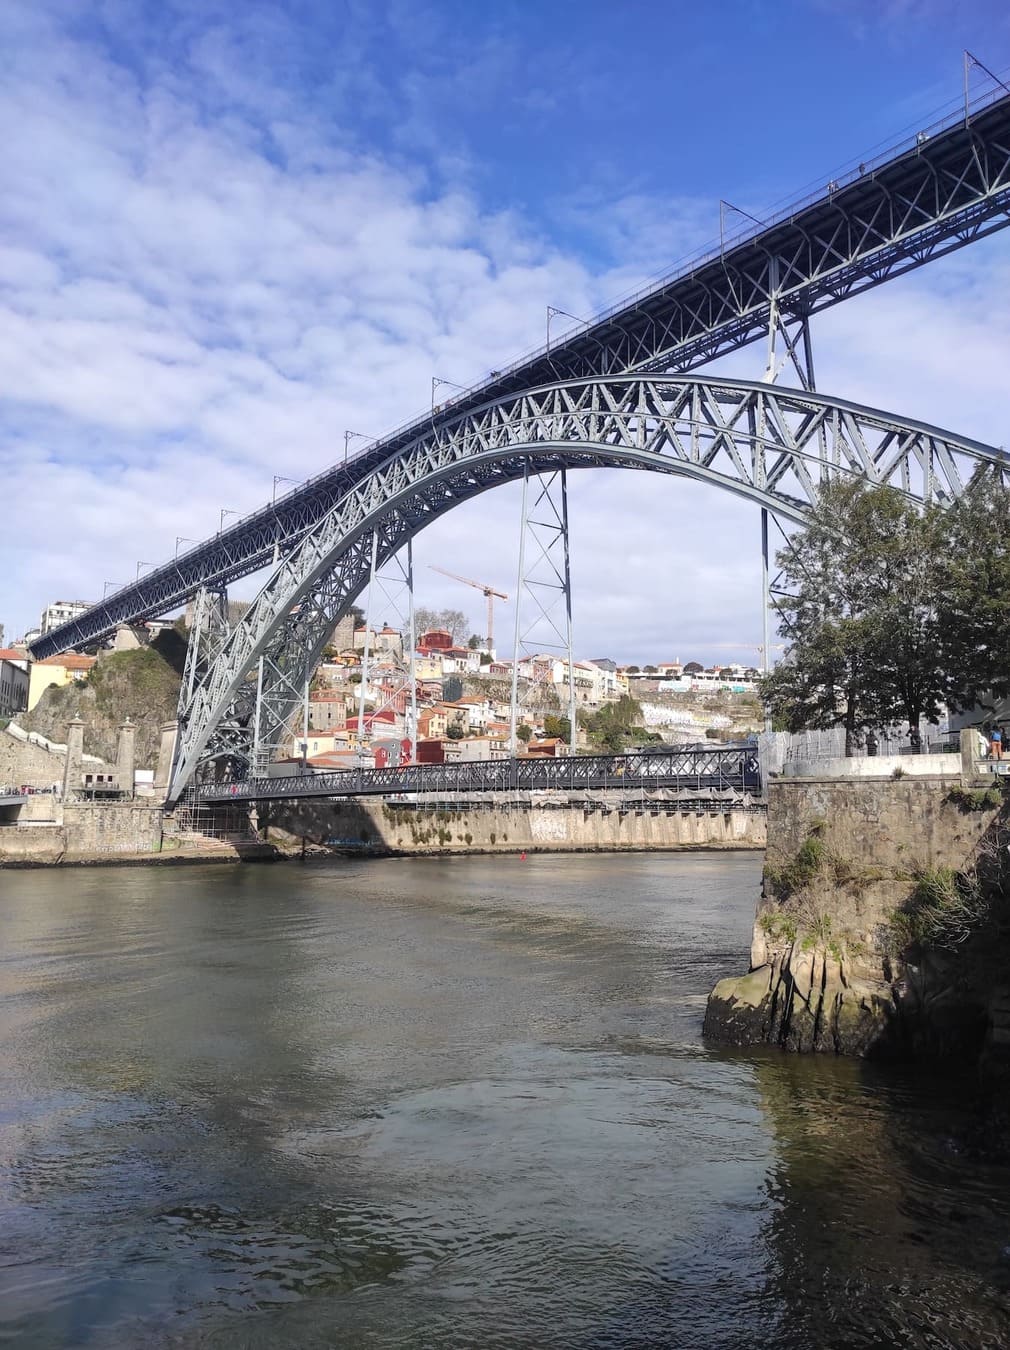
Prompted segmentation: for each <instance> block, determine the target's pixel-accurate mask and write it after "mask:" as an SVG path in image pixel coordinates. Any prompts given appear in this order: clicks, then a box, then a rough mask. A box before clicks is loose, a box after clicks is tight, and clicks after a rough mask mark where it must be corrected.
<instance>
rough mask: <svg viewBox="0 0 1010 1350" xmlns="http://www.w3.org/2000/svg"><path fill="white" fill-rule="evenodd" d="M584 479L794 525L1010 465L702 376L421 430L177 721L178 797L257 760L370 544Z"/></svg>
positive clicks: (478, 414) (659, 380)
mask: <svg viewBox="0 0 1010 1350" xmlns="http://www.w3.org/2000/svg"><path fill="white" fill-rule="evenodd" d="M591 467H625V468H633V469H648V470H651V471H653V472H658V473H667V474H673V475H678V476H683V477H688V478H694V479H697V480H699V481H702V482H708V483H711V484H714V485H716V486H718V487H721V488H724V489H725V490H727V491H729V492H733V493H735V494H737V495H739V496H742V497H744V498H747V499H749V500H751V501H754V502H756V503H757V504H758V505H759V506H765V507H768V508H769V509H770V510H771V511H773V512H775V513H776V514H778V515H780V516H783V517H785V518H786V519H791V520H794V521H797V522H798V523H800V524H802V523H804V521H805V519H806V517H807V513H808V511H809V509H810V507H811V505H812V504H813V502H814V500H815V499H816V495H817V489H818V484H819V483H820V482H821V481H823V480H825V479H826V478H829V477H832V476H835V475H841V476H847V477H859V478H865V479H867V480H868V481H870V482H871V483H875V484H885V483H886V484H891V485H893V486H895V487H896V488H897V489H898V490H900V491H902V492H904V493H906V494H907V495H908V496H910V497H912V498H914V499H916V500H920V501H936V502H939V503H941V504H948V503H950V502H952V501H953V500H955V499H956V498H957V497H958V496H960V495H961V493H962V492H963V491H964V490H965V487H966V485H967V484H968V483H969V482H970V481H972V480H973V479H975V478H977V477H979V476H982V475H985V474H987V473H988V474H996V475H999V476H1000V477H1002V476H1003V475H1004V474H1005V473H1006V471H1007V469H1008V468H1010V456H1007V455H1006V454H1004V452H1003V451H1001V450H996V449H993V448H992V447H991V446H986V445H982V444H981V443H980V442H977V441H972V440H968V439H966V438H963V437H958V436H955V435H952V434H951V433H948V432H945V431H941V430H940V429H939V428H937V427H932V426H929V425H927V424H925V423H921V422H913V421H908V420H904V419H901V418H896V417H893V416H891V415H890V414H888V413H883V412H879V411H876V410H874V409H871V408H864V407H861V406H859V405H858V404H854V403H849V402H846V401H845V400H842V399H835V398H829V397H827V396H825V395H823V394H816V393H813V392H808V391H803V390H790V389H783V388H780V387H778V386H776V385H770V384H764V383H752V382H745V381H740V380H721V381H706V380H704V379H702V378H701V377H697V376H687V377H684V376H681V377H676V378H671V377H655V376H653V377H643V376H638V375H624V376H614V377H611V378H609V379H605V380H587V381H573V382H570V383H566V384H561V385H553V386H550V387H547V388H544V389H538V390H530V391H526V392H524V393H522V394H520V395H517V396H510V397H508V398H505V399H501V400H498V401H497V402H494V403H490V404H487V405H485V406H484V407H482V408H479V409H477V410H476V411H475V412H473V413H465V414H462V415H461V416H459V417H457V418H456V420H455V421H454V422H452V423H449V424H443V425H442V426H441V427H440V428H438V429H435V428H432V427H430V426H429V427H428V428H427V430H426V432H425V433H424V434H422V435H421V436H419V437H418V438H417V439H416V440H415V441H414V442H413V444H412V445H411V446H409V447H408V448H407V449H406V450H405V451H404V452H403V453H402V454H400V455H398V456H397V457H396V458H394V459H391V460H388V461H386V462H385V463H384V464H381V465H379V466H377V467H376V468H375V469H374V470H373V472H372V473H371V474H369V475H368V476H367V477H366V478H365V479H364V480H362V481H361V482H359V483H357V484H356V485H355V486H354V487H353V488H352V489H351V491H350V492H348V493H347V495H346V496H345V497H344V498H343V500H342V501H340V502H339V503H338V504H337V505H336V506H335V507H334V508H333V510H332V511H330V512H329V514H328V515H327V516H326V517H324V519H323V520H322V521H320V522H319V524H318V525H317V527H316V528H315V529H314V530H312V531H311V532H310V533H309V534H307V535H306V536H305V537H304V538H303V539H302V540H301V542H300V543H299V544H298V545H297V546H296V547H295V548H293V549H292V550H291V551H290V552H289V553H288V554H287V555H286V556H283V557H282V558H281V559H280V560H279V562H278V563H277V566H276V567H275V569H274V570H273V572H272V573H271V575H270V577H269V578H268V580H267V582H266V584H265V585H264V587H263V589H262V590H261V591H260V594H259V595H258V596H257V598H256V600H255V602H254V603H253V605H252V606H251V608H250V609H249V611H248V613H247V614H246V615H245V617H244V618H243V619H242V621H241V622H240V623H239V624H237V625H236V627H235V628H234V629H233V630H232V632H231V634H230V635H229V637H228V639H227V641H226V643H225V644H224V646H223V647H222V649H221V652H220V654H219V655H218V657H217V659H216V660H215V662H214V663H213V666H212V667H211V669H210V671H209V672H208V675H207V678H206V679H205V680H204V682H203V683H202V684H201V686H200V687H199V688H198V689H197V690H196V692H195V694H194V697H193V700H192V702H191V704H190V706H189V708H188V709H187V712H186V715H185V717H184V718H183V719H182V725H181V726H180V735H179V745H178V760H177V764H176V770H175V773H174V775H173V779H172V787H171V790H170V795H171V796H172V798H173V799H174V798H176V797H177V796H178V795H179V794H180V793H181V791H182V789H183V788H184V787H185V785H186V784H187V783H188V782H189V781H190V779H191V778H192V776H193V774H194V773H195V771H196V768H197V766H198V764H199V763H200V762H201V761H202V760H204V759H206V758H210V757H215V756H219V755H221V754H223V753H227V754H229V755H234V753H235V752H236V747H239V746H241V745H242V744H243V742H245V743H246V750H245V754H246V759H247V761H248V760H251V757H252V736H251V734H250V733H249V721H250V711H249V710H250V707H254V706H255V687H254V685H255V681H256V679H257V674H258V670H259V660H260V657H264V665H263V668H262V669H263V686H262V689H261V698H260V702H261V705H269V706H270V707H271V708H272V710H273V711H272V714H271V716H272V723H271V725H272V727H273V729H274V731H273V733H269V734H276V732H277V730H278V729H279V728H281V727H283V726H286V725H288V723H289V720H290V717H291V715H292V713H293V710H294V708H295V706H296V701H295V700H294V699H293V696H294V691H295V689H296V687H297V688H301V684H300V683H299V681H303V680H304V675H305V671H306V670H310V671H311V670H312V669H314V668H315V665H316V664H317V663H318V661H319V657H320V654H321V652H322V649H323V647H324V646H325V643H326V641H327V638H328V636H329V633H330V631H331V630H332V628H333V626H334V625H335V624H336V622H337V621H338V619H339V618H340V617H341V616H342V615H343V614H344V613H345V612H346V611H347V609H348V607H349V606H350V605H351V604H352V603H353V601H354V600H355V598H356V597H357V596H358V595H359V594H360V592H361V591H362V589H363V588H364V586H365V583H366V581H367V579H368V576H369V574H370V570H371V556H372V537H373V535H374V537H375V556H376V560H377V565H378V566H380V567H382V566H384V565H385V564H386V563H387V562H388V560H389V559H390V558H391V557H392V556H393V555H394V554H395V553H396V552H397V550H398V549H400V548H402V547H403V546H404V545H405V544H406V543H407V541H408V540H409V539H411V538H413V537H414V535H416V534H417V533H418V532H419V531H420V530H422V529H423V528H424V527H425V526H426V525H428V524H429V523H430V522H431V521H433V520H435V519H437V518H438V517H440V516H441V515H443V514H444V513H445V512H446V511H449V510H451V509H452V508H453V507H455V506H457V505H458V504H459V503H461V502H463V501H467V500H469V499H471V498H473V497H475V496H477V495H479V494H480V493H482V492H485V491H487V490H488V489H489V488H492V487H495V486H497V485H499V484H501V483H505V482H510V481H513V480H515V479H517V478H520V477H522V476H523V474H524V473H526V472H527V469H528V471H529V473H531V474H542V473H551V472H555V471H557V470H560V469H561V468H566V469H573V468H591ZM250 682H252V683H253V688H252V700H251V701H250ZM260 744H261V745H262V744H263V733H262V731H261V734H260Z"/></svg>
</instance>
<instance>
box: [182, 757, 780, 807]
mask: <svg viewBox="0 0 1010 1350" xmlns="http://www.w3.org/2000/svg"><path fill="white" fill-rule="evenodd" d="M631 788H637V789H639V790H641V791H652V790H653V789H658V788H676V789H678V790H682V791H691V792H702V791H716V792H725V791H735V792H739V793H741V794H743V793H745V792H746V793H760V791H761V766H760V763H759V760H758V753H757V751H756V750H753V749H741V748H739V747H735V748H732V749H708V748H707V747H706V748H704V749H701V750H698V749H676V748H673V749H670V750H666V751H662V752H660V753H657V754H651V753H650V754H646V753H642V754H629V755H578V756H576V755H566V756H565V757H564V758H562V759H497V760H494V759H492V760H474V761H471V762H466V761H463V762H461V763H459V764H412V765H407V766H406V767H404V768H401V769H350V770H347V771H342V772H340V773H320V774H317V773H309V774H291V775H288V776H286V777H280V778H274V777H271V778H258V779H245V780H242V781H240V782H235V783H205V784H201V785H200V786H198V787H196V788H194V789H193V792H192V796H193V797H194V798H195V799H197V800H199V801H204V802H214V801H230V802H249V801H283V800H290V799H291V798H298V799H302V798H314V797H369V796H391V795H394V794H396V793H401V792H410V793H418V792H421V793H424V792H448V793H464V792H465V793H470V792H480V793H483V792H498V793H504V792H507V793H514V792H532V791H547V790H556V791H559V792H572V791H579V790H583V791H601V790H606V789H624V790H629V789H631Z"/></svg>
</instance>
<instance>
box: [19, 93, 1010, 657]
mask: <svg viewBox="0 0 1010 1350" xmlns="http://www.w3.org/2000/svg"><path fill="white" fill-rule="evenodd" d="M1008 223H1010V97H1001V98H994V97H993V96H992V95H986V96H985V97H983V98H982V99H980V100H977V101H976V102H975V103H974V104H972V105H971V106H969V107H968V108H967V109H966V110H963V111H961V112H959V113H958V114H957V116H956V117H952V118H950V119H948V120H947V121H946V122H943V123H938V124H937V125H935V126H931V127H927V128H924V129H923V131H922V132H920V133H919V134H918V135H917V136H916V137H915V138H914V139H913V141H912V142H911V143H910V144H905V145H902V146H899V147H896V148H895V149H894V150H892V151H889V152H887V153H886V154H885V155H883V156H882V157H881V158H879V159H877V160H874V161H873V162H870V163H866V164H862V165H860V166H859V168H858V169H857V170H854V171H853V172H852V173H851V174H849V175H848V176H847V177H845V178H842V179H841V180H839V181H837V182H835V181H832V182H830V183H828V184H826V185H825V188H824V189H823V190H822V191H820V192H818V193H815V194H813V195H812V196H811V197H809V198H807V199H806V200H804V201H803V202H800V203H796V204H794V205H792V206H790V207H788V208H786V209H785V210H784V211H782V212H780V213H778V214H777V215H776V216H774V217H773V218H771V219H766V223H765V225H764V226H762V227H759V228H757V229H753V228H751V229H750V230H749V232H748V233H741V234H739V235H736V236H734V237H732V238H730V239H724V240H722V241H720V246H719V247H718V248H713V249H712V250H711V251H710V253H708V254H707V255H705V256H703V257H700V258H696V259H692V260H691V261H690V262H689V263H688V264H687V265H686V266H684V267H683V268H681V269H680V270H678V271H677V272H675V273H673V274H671V275H670V276H668V277H666V278H664V279H663V280H662V281H661V282H659V283H658V284H656V285H654V286H653V287H651V288H649V289H648V290H645V291H642V292H640V293H639V294H637V295H634V296H631V297H629V298H627V299H626V300H624V301H622V302H620V303H619V304H617V305H616V306H614V307H613V308H611V309H610V310H608V311H607V312H606V313H604V314H602V315H599V316H598V317H597V318H595V319H594V320H592V321H591V322H590V323H588V324H585V325H583V326H582V327H581V328H579V329H578V330H577V331H575V332H574V333H572V334H571V335H569V336H568V337H566V338H564V339H563V340H561V341H560V342H559V341H557V340H555V341H553V342H552V344H551V346H550V349H549V350H548V349H547V348H543V349H541V350H538V351H536V352H532V353H530V354H528V355H527V356H524V357H522V358H521V359H519V360H518V361H515V362H514V363H513V364H512V365H511V366H509V367H507V368H506V369H503V370H499V371H495V372H492V373H491V374H490V375H489V377H488V378H487V379H486V380H483V381H480V382H478V383H477V384H475V385H474V387H473V388H472V389H469V390H466V391H464V392H462V393H461V394H459V395H458V396H457V397H454V398H453V399H451V400H449V401H448V402H447V403H444V404H442V405H441V406H440V407H439V408H438V409H435V410H431V411H428V412H426V413H425V414H424V416H423V417H422V418H420V419H418V420H416V421H414V422H411V423H408V424H407V425H405V426H403V427H401V428H399V429H398V430H397V431H395V432H393V433H391V434H390V435H388V436H386V437H385V438H384V439H383V440H381V441H379V442H377V443H376V444H375V445H374V446H371V447H369V448H368V449H366V450H365V451H364V452H363V453H362V454H360V455H359V456H358V457H357V458H355V459H351V460H350V461H349V462H348V463H346V464H345V463H338V464H336V465H335V466H334V467H333V468H330V469H327V470H326V471H325V472H323V473H321V474H320V475H318V477H316V478H314V479H311V480H310V481H309V482H308V483H306V484H304V485H303V486H302V487H299V488H296V489H295V490H294V491H293V492H290V493H288V494H287V495H286V496H284V497H281V498H279V499H278V500H277V501H276V502H271V503H270V504H269V505H267V506H264V507H263V508H262V509H261V510H259V511H256V512H254V513H253V514H252V515H251V516H249V517H247V518H246V519H245V520H243V521H240V522H238V523H237V524H235V525H233V526H232V527H231V528H230V529H228V530H225V531H222V532H221V533H219V534H218V535H216V536H214V537H213V538H212V539H209V540H207V541H206V542H205V543H203V544H201V545H199V546H198V547H197V548H195V549H192V550H190V552H188V553H185V554H182V555H180V556H179V557H178V558H176V559H173V560H172V562H171V563H167V564H166V565H165V566H163V567H160V568H157V569H155V570H154V571H152V572H150V573H148V574H147V575H145V576H144V577H143V578H141V579H140V580H138V581H137V582H135V583H133V584H131V585H129V586H125V587H123V588H122V589H121V590H119V591H116V592H114V593H113V594H112V595H110V596H109V597H108V598H107V599H106V600H104V601H103V602H102V603H101V604H100V605H96V606H94V607H93V608H92V609H91V610H89V611H87V613H85V614H83V615H80V616H79V617H78V618H76V619H74V620H73V621H72V622H70V623H67V624H63V625H61V626H60V627H59V628H56V629H54V630H53V631H52V632H50V633H47V634H46V635H45V636H44V637H42V638H39V639H38V641H37V642H35V643H34V644H33V645H32V652H33V655H34V656H35V658H36V659H39V658H41V657H44V656H52V655H54V654H55V653H57V652H60V651H65V650H66V649H67V648H69V647H80V646H84V645H87V644H89V643H95V642H99V641H102V640H104V639H105V638H106V637H108V636H110V635H111V634H112V633H113V632H114V631H115V628H116V625H117V624H119V623H134V622H137V621H139V620H141V619H144V618H149V617H151V616H153V615H157V614H164V613H167V612H168V611H170V610H171V609H173V608H174V607H175V606H177V605H179V604H181V603H182V602H183V601H184V600H185V599H186V598H187V597H189V596H190V595H192V594H194V593H195V591H196V590H197V589H198V588H199V587H200V586H208V587H211V588H213V587H220V586H222V585H227V584H228V583H229V582H231V581H234V580H235V579H236V578H238V577H241V576H246V575H248V574H249V573H251V572H255V571H258V570H259V569H260V568H262V567H265V566H267V565H268V564H269V563H270V561H271V559H272V558H273V557H274V555H275V553H276V552H277V551H280V552H286V551H289V550H290V549H291V548H293V547H294V546H295V545H296V543H297V541H298V540H299V539H300V538H302V537H303V535H304V534H305V533H306V531H308V530H310V529H312V528H313V527H314V525H315V524H316V523H317V522H319V521H320V520H322V519H323V517H324V516H325V515H326V514H327V512H329V511H330V510H331V509H332V508H333V507H334V506H335V505H336V504H337V502H339V501H340V500H341V499H342V498H343V497H344V496H345V494H346V493H347V492H348V491H350V490H351V489H352V488H353V487H354V486H355V485H357V484H358V483H360V482H363V481H365V479H367V478H368V477H369V475H370V474H371V473H372V472H373V471H374V470H375V468H376V467H377V466H379V465H380V464H382V463H383V462H386V461H390V460H394V459H396V458H397V457H398V456H399V455H400V454H401V453H402V452H403V451H404V450H405V449H406V448H407V447H408V446H410V445H412V444H413V443H414V442H415V441H416V440H417V439H418V437H420V436H421V435H422V434H423V433H424V431H425V430H426V429H427V430H432V429H435V430H436V431H437V430H438V428H440V427H442V426H445V427H449V426H450V425H452V424H453V423H454V421H455V419H456V418H457V417H459V416H460V415H461V414H463V413H470V412H472V411H474V410H476V409H478V408H480V407H482V406H487V405H488V404H489V403H495V402H498V401H499V400H502V399H504V398H506V397H507V396H509V395H516V394H519V393H520V392H521V391H522V390H524V389H528V388H531V387H536V386H540V385H546V384H551V383H554V382H555V381H559V380H587V379H589V378H591V377H593V376H602V375H610V374H615V373H618V372H622V371H629V370H642V371H652V372H659V371H666V372H686V371H690V370H695V369H697V368H698V367H699V366H703V365H705V364H706V363H707V362H710V361H712V360H714V359H715V358H716V357H718V356H722V355H724V354H725V353H727V352H730V351H734V350H736V349H738V348H740V347H743V346H746V345H747V344H748V343H751V342H754V341H756V340H757V339H759V338H762V337H763V336H764V335H765V334H766V333H767V331H768V329H769V326H770V324H771V323H772V322H773V313H774V314H775V315H777V316H778V317H779V318H780V319H781V320H783V321H787V320H802V319H804V318H808V317H809V316H810V315H811V314H815V313H817V312H818V311H820V310H823V309H825V308H827V307H828V306H831V305H835V304H839V303H840V302H842V301H844V300H846V299H848V298H849V297H850V296H852V295H856V294H858V293H860V292H862V291H866V290H868V289H870V288H872V287H874V286H879V285H881V284H882V283H883V282H885V281H887V280H888V279H889V278H891V277H894V276H898V275H901V274H902V273H905V272H908V271H910V270H911V269H913V268H916V267H921V266H923V265H924V264H925V263H927V262H929V261H930V260H931V259H933V258H937V257H941V256H943V255H945V254H948V253H951V252H953V251H954V250H955V249H959V248H962V247H964V246H965V245H967V244H970V243H972V242H973V241H974V240H976V239H980V238H982V237H984V236H986V235H989V234H992V233H993V232H994V231H996V230H1000V229H1003V228H1004V227H1005V226H1006V225H1007V224H1008Z"/></svg>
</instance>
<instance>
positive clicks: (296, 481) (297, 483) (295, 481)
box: [270, 473, 305, 504]
mask: <svg viewBox="0 0 1010 1350" xmlns="http://www.w3.org/2000/svg"><path fill="white" fill-rule="evenodd" d="M304 481H305V480H304V479H303V478H286V477H285V476H284V475H283V474H280V473H275V474H274V486H273V491H272V492H271V494H270V501H271V502H272V503H274V504H276V502H277V484H278V483H290V484H291V486H292V487H301V485H302V483H303V482H304Z"/></svg>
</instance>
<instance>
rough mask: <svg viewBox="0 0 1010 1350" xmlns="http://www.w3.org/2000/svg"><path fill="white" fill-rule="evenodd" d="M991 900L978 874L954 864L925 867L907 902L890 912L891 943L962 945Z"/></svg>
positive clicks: (903, 945) (906, 945) (898, 946)
mask: <svg viewBox="0 0 1010 1350" xmlns="http://www.w3.org/2000/svg"><path fill="white" fill-rule="evenodd" d="M988 912H989V902H988V900H987V898H986V896H985V894H984V892H983V890H982V888H981V886H980V885H979V883H978V880H977V878H976V877H975V876H974V875H973V874H971V873H967V872H956V871H955V870H954V869H953V868H952V867H933V868H924V869H923V870H922V871H920V872H919V873H917V875H916V878H915V888H914V889H913V891H912V894H911V895H910V896H909V897H908V899H907V900H906V901H905V903H904V904H903V905H902V906H901V907H900V908H898V909H895V910H892V911H891V914H890V915H889V934H888V936H889V939H890V945H891V946H892V947H893V948H894V949H895V950H897V951H898V952H902V951H905V950H907V949H908V948H909V947H946V948H951V947H959V946H961V945H962V943H964V942H966V941H967V940H968V938H970V937H971V935H972V934H973V933H974V932H975V931H976V930H977V929H978V927H979V925H980V924H981V923H982V921H983V920H984V919H985V918H986V916H987V915H988Z"/></svg>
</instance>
